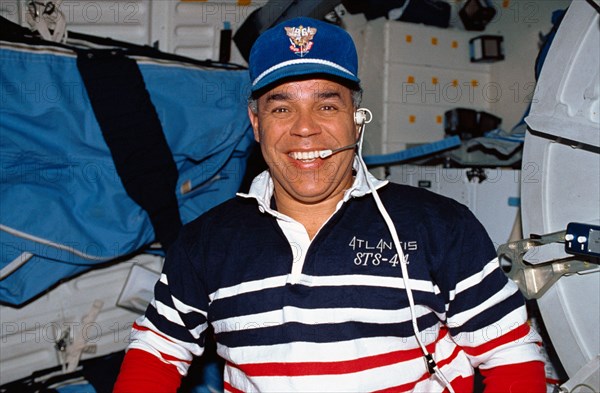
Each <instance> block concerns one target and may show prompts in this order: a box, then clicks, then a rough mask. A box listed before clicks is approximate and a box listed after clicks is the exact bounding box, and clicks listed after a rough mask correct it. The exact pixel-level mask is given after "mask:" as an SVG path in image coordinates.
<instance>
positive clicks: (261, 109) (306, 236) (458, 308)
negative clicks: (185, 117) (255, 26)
mask: <svg viewBox="0 0 600 393" xmlns="http://www.w3.org/2000/svg"><path fill="white" fill-rule="evenodd" d="M357 64H358V61H357V56H356V50H355V48H354V44H353V42H352V40H351V38H350V36H349V35H348V34H347V33H346V32H344V31H343V30H342V29H340V28H338V27H336V26H333V25H331V24H328V23H325V22H321V21H316V20H312V19H308V18H297V19H292V20H290V21H287V22H284V23H282V24H280V25H278V26H276V27H274V28H272V29H270V30H268V31H267V32H265V33H264V34H263V35H261V36H260V37H259V39H258V40H257V42H256V43H255V44H254V46H253V49H252V52H251V56H250V64H249V69H250V76H251V80H252V97H251V100H250V103H249V110H248V115H249V117H250V121H251V123H252V126H253V129H254V135H255V138H256V140H257V141H258V142H259V143H260V146H261V149H262V153H263V156H264V158H265V161H266V163H267V165H268V167H269V169H268V171H265V172H264V173H262V174H260V175H259V176H258V177H257V178H256V179H255V180H254V182H253V184H252V186H251V189H250V191H249V193H248V194H240V195H238V196H237V197H236V198H234V199H232V200H230V201H228V202H226V203H224V204H223V205H220V206H218V207H216V208H214V209H212V210H211V211H209V212H207V213H206V214H204V215H203V216H202V217H200V218H199V219H197V220H196V221H194V222H193V223H191V224H189V225H187V226H186V227H185V228H184V229H183V231H182V233H181V235H180V236H179V239H178V240H177V242H176V243H175V244H174V245H173V246H172V247H171V249H170V250H169V253H168V255H167V258H166V261H165V267H164V271H163V274H162V276H161V278H160V281H159V282H158V283H157V285H156V288H155V299H154V300H153V301H152V303H151V305H150V306H149V307H148V310H147V311H146V314H145V316H144V317H142V318H140V319H139V320H138V321H137V323H136V324H135V325H134V327H133V332H132V338H133V340H132V342H131V344H130V346H129V350H128V352H127V354H126V357H125V360H124V363H123V366H122V369H121V374H120V376H119V380H118V381H117V384H116V387H115V391H118V392H128V391H175V390H176V388H177V386H178V385H179V383H180V379H181V376H182V375H185V374H186V372H187V369H188V366H189V364H190V362H191V360H192V359H193V357H194V356H200V355H201V354H202V352H203V343H204V338H205V332H206V331H207V328H208V325H209V324H210V325H212V327H213V329H214V338H215V340H216V342H217V352H218V354H219V355H220V356H221V357H223V358H224V359H225V362H226V364H225V375H224V383H225V390H226V391H229V392H242V391H272V392H291V391H298V392H309V391H313V392H314V391H319V392H325V391H340V392H365V391H389V392H396V391H420V392H442V391H444V389H447V390H446V391H463V392H469V391H472V390H473V374H474V368H475V367H479V368H480V370H481V373H482V374H483V376H484V378H485V384H486V391H488V392H528V393H531V392H545V391H546V389H545V382H544V365H543V362H542V358H541V356H540V354H539V351H538V341H539V340H538V337H537V335H536V334H535V333H534V332H533V331H532V330H531V329H530V328H529V326H528V324H527V316H526V311H525V307H524V303H523V299H522V297H521V295H520V293H519V291H518V289H517V287H516V285H515V284H514V283H512V282H510V281H509V280H507V279H506V277H505V275H504V274H503V273H502V271H501V269H500V267H499V264H498V260H497V259H496V258H495V250H494V248H493V246H492V243H491V241H490V239H489V237H488V236H487V234H486V233H485V230H484V229H483V227H482V226H481V225H480V224H479V223H478V222H477V220H476V219H475V218H474V217H473V215H472V214H471V213H470V212H469V211H468V209H467V208H466V207H464V206H462V205H460V204H458V203H456V202H454V201H453V200H450V199H448V198H444V197H441V196H438V195H435V194H433V193H430V192H427V191H425V190H422V189H418V188H412V187H407V186H400V185H396V184H391V183H389V184H388V183H387V182H384V181H379V180H377V179H375V178H373V177H372V176H371V175H370V174H369V173H368V172H367V171H366V170H365V169H364V167H363V166H361V165H360V163H361V161H360V157H359V155H357V154H356V153H355V151H354V150H355V149H354V148H353V147H354V145H355V144H357V143H358V142H359V139H360V137H361V135H360V132H361V125H362V123H363V122H362V119H361V118H360V117H361V116H360V113H361V112H360V111H357V109H358V104H359V97H360V87H359V79H358V77H357V68H358V67H357ZM357 112H358V115H357V116H356V120H357V121H356V122H355V114H356V113H357ZM359 150H360V149H359ZM385 216H387V217H389V219H390V220H391V221H390V222H391V225H389V223H390V222H388V223H386V220H384V217H385ZM392 233H394V234H395V235H392ZM395 237H398V238H397V239H395ZM446 384H449V385H451V386H446Z"/></svg>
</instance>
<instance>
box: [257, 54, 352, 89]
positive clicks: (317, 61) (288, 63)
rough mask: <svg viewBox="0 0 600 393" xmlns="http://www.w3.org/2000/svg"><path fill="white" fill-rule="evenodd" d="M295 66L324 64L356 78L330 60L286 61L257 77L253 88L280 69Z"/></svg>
mask: <svg viewBox="0 0 600 393" xmlns="http://www.w3.org/2000/svg"><path fill="white" fill-rule="evenodd" d="M293 64H323V65H327V66H330V67H333V68H335V69H338V70H340V71H342V72H345V73H346V74H349V75H352V76H354V77H356V76H355V75H354V74H353V73H352V72H350V71H348V70H347V69H345V68H344V67H342V66H341V65H339V64H336V63H334V62H332V61H329V60H321V59H296V60H288V61H284V62H283V63H279V64H276V65H274V66H273V67H271V68H269V69H267V70H265V71H263V72H262V74H260V75H259V76H258V77H256V79H255V80H254V82H252V86H256V84H257V83H258V82H259V81H260V80H261V79H263V78H264V77H265V76H267V75H268V74H270V73H271V72H273V71H276V70H278V69H280V68H283V67H287V66H289V65H293Z"/></svg>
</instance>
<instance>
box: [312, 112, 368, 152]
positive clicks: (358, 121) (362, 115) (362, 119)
mask: <svg viewBox="0 0 600 393" xmlns="http://www.w3.org/2000/svg"><path fill="white" fill-rule="evenodd" d="M371 120H373V114H372V113H371V111H370V110H368V109H367V108H358V109H357V110H356V111H355V112H354V124H355V125H357V126H359V127H360V131H359V136H358V139H357V140H356V142H354V143H351V144H349V145H346V146H342V147H338V148H337V149H326V150H319V151H318V153H319V158H327V157H329V156H331V155H333V154H335V153H338V152H340V151H343V150H348V149H352V148H353V147H354V146H356V145H358V144H359V143H360V141H361V139H362V134H363V130H364V129H365V124H368V123H370V122H371Z"/></svg>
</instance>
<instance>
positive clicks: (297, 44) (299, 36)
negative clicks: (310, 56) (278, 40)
mask: <svg viewBox="0 0 600 393" xmlns="http://www.w3.org/2000/svg"><path fill="white" fill-rule="evenodd" d="M285 34H287V36H288V37H289V39H290V43H291V45H290V50H291V51H292V52H294V53H295V54H296V55H298V56H300V57H304V55H306V54H307V53H308V52H310V49H311V48H312V47H313V44H314V42H313V40H312V39H313V38H314V36H315V34H317V29H316V28H314V27H304V26H302V25H300V26H298V27H285Z"/></svg>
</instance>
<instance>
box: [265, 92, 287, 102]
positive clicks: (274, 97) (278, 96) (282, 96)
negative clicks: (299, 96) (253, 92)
mask: <svg viewBox="0 0 600 393" xmlns="http://www.w3.org/2000/svg"><path fill="white" fill-rule="evenodd" d="M290 99H291V96H290V94H288V93H286V92H278V93H273V94H269V96H268V97H267V103H269V102H273V101H287V100H290Z"/></svg>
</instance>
